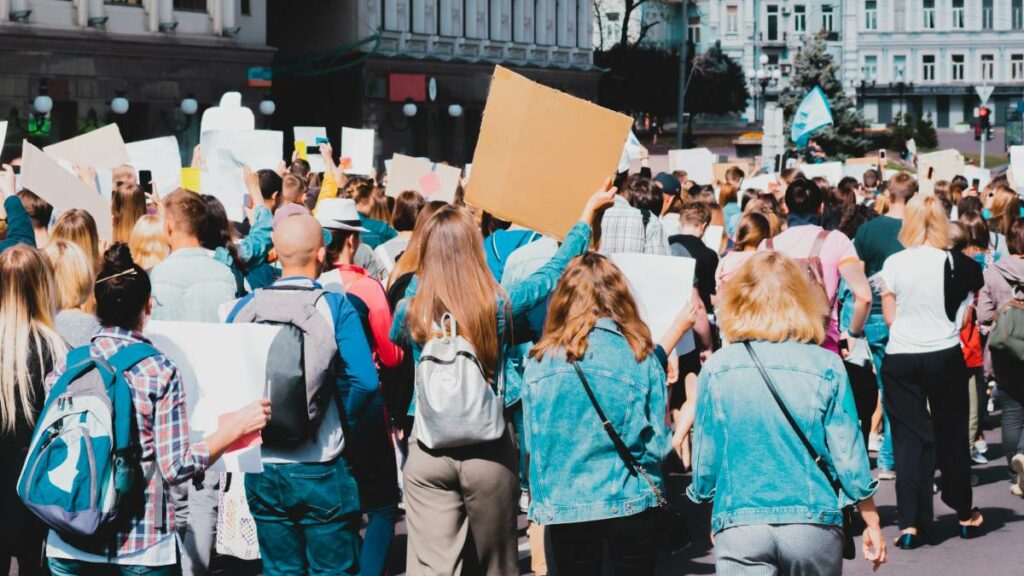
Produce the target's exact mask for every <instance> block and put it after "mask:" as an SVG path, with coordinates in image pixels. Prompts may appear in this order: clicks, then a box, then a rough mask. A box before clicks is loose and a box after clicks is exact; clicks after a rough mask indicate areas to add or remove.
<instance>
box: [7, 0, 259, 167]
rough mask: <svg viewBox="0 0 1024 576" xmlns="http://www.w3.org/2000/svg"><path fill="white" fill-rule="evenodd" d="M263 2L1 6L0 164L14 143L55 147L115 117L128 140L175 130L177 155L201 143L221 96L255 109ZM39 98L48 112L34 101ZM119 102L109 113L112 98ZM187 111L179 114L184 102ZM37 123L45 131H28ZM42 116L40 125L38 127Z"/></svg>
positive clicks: (156, 0) (29, 1) (60, 1)
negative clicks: (0, 132) (0, 143)
mask: <svg viewBox="0 0 1024 576" xmlns="http://www.w3.org/2000/svg"><path fill="white" fill-rule="evenodd" d="M266 2H267V0H120V1H111V0H107V1H106V2H104V1H103V0H74V1H69V0H0V71H2V73H0V110H3V111H4V112H8V111H9V113H7V114H4V115H2V119H4V120H9V121H10V123H9V128H8V134H7V138H6V143H5V146H4V148H3V151H2V156H3V158H4V159H5V160H6V159H9V158H10V157H12V156H15V155H17V154H18V153H19V152H20V146H21V139H22V138H23V137H26V136H27V137H30V139H32V140H35V141H37V142H38V143H40V144H47V143H49V142H55V141H59V140H62V139H65V138H69V137H71V136H74V135H76V134H78V133H80V132H82V131H85V130H88V129H90V128H92V127H96V126H98V125H102V124H106V123H108V122H112V121H116V122H117V124H118V126H119V127H120V129H121V131H122V134H123V136H124V138H125V140H128V141H131V140H137V139H143V138H149V137H152V136H158V135H162V134H167V133H168V132H174V133H177V134H178V136H179V142H181V144H182V150H183V155H184V156H186V157H189V156H190V155H189V154H188V152H187V151H188V150H189V149H190V148H191V146H192V145H194V144H195V143H198V137H199V134H198V132H199V127H198V124H199V123H198V117H199V115H200V114H201V113H202V111H203V109H204V108H206V107H208V106H214V105H216V104H217V102H218V101H219V99H220V96H221V94H223V93H224V92H227V91H239V92H242V93H243V96H244V99H245V103H246V104H248V105H250V106H251V107H253V108H255V107H256V105H257V103H258V102H259V101H260V100H261V99H262V98H264V93H265V91H266V88H260V87H254V86H250V84H260V83H259V82H250V80H249V78H250V70H251V69H259V70H262V69H265V68H266V67H268V66H269V65H270V63H271V61H272V59H273V56H274V50H273V49H272V48H270V47H268V46H267V42H266ZM40 92H46V93H47V95H48V96H50V98H51V100H52V110H50V111H49V113H47V114H46V115H45V118H42V117H40V116H41V115H39V114H37V113H36V112H35V111H34V109H33V100H34V99H35V98H36V96H38V95H39V94H40ZM118 96H120V97H123V98H125V99H126V100H127V101H128V103H129V106H128V110H127V111H126V112H124V113H123V114H116V113H115V112H114V110H112V108H111V101H112V100H113V99H114V98H116V97H118ZM186 98H192V99H194V100H195V101H196V102H197V104H198V107H197V110H196V112H195V113H194V114H191V115H186V114H183V112H182V111H181V109H180V103H181V101H182V100H183V99H186ZM36 120H39V121H40V122H39V124H41V125H43V126H45V128H44V129H42V130H39V129H33V127H34V126H35V125H36ZM43 120H45V121H43Z"/></svg>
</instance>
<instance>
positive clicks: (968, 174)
mask: <svg viewBox="0 0 1024 576" xmlns="http://www.w3.org/2000/svg"><path fill="white" fill-rule="evenodd" d="M964 178H967V185H968V186H970V185H971V184H973V183H974V181H975V180H977V181H978V191H979V192H980V191H982V190H984V189H985V186H988V183H989V182H991V181H992V171H991V170H989V169H988V168H978V167H977V166H964Z"/></svg>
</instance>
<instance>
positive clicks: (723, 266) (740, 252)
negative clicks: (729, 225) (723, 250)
mask: <svg viewBox="0 0 1024 576" xmlns="http://www.w3.org/2000/svg"><path fill="white" fill-rule="evenodd" d="M768 238H771V224H769V222H768V218H766V217H765V216H764V214H761V213H759V212H748V213H746V214H743V215H742V216H741V217H740V219H739V223H738V227H737V229H736V238H735V240H734V241H733V247H732V250H731V251H730V252H729V253H728V254H726V255H725V256H724V257H722V259H721V260H719V261H718V267H717V268H716V269H715V294H716V296H717V294H720V293H721V292H722V290H723V289H724V288H725V285H726V283H727V282H728V281H729V278H731V277H732V275H733V274H734V273H735V272H736V270H737V269H739V267H740V266H742V265H743V263H744V262H746V261H747V260H749V259H750V257H751V256H753V255H754V254H755V253H756V252H757V247H758V246H760V245H761V242H763V241H764V240H766V239H768ZM716 302H717V300H716Z"/></svg>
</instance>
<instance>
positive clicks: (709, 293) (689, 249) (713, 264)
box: [668, 201, 718, 313]
mask: <svg viewBox="0 0 1024 576" xmlns="http://www.w3.org/2000/svg"><path fill="white" fill-rule="evenodd" d="M679 224H680V226H681V228H682V229H681V232H680V234H677V235H675V236H672V237H670V238H669V239H668V242H669V252H670V253H671V254H672V255H673V256H686V257H690V258H693V259H694V260H696V261H697V264H696V269H695V279H696V286H697V292H698V293H699V294H700V299H701V301H702V302H703V303H704V309H705V310H707V311H708V313H712V312H713V311H714V304H713V303H712V298H713V297H714V295H715V273H716V271H717V269H718V254H717V253H716V252H715V251H714V250H712V249H711V248H708V247H707V246H705V245H704V240H703V236H704V232H705V231H707V227H708V225H709V224H711V209H710V208H709V207H708V205H707V204H706V203H704V202H700V201H690V202H687V203H686V204H684V205H683V208H682V209H681V210H680V211H679Z"/></svg>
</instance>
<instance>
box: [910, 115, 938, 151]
mask: <svg viewBox="0 0 1024 576" xmlns="http://www.w3.org/2000/svg"><path fill="white" fill-rule="evenodd" d="M914 142H916V143H917V147H918V148H919V149H922V150H931V149H935V148H938V147H939V135H938V133H936V132H935V125H934V124H932V119H931V116H928V117H925V118H918V119H917V125H916V126H914Z"/></svg>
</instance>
